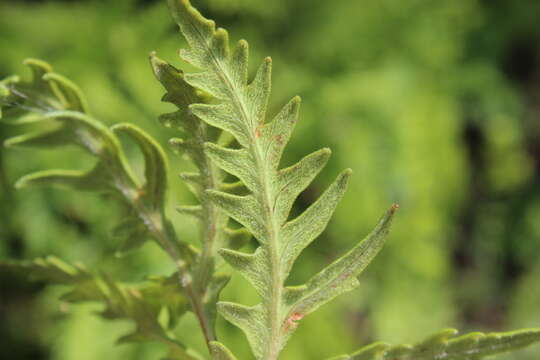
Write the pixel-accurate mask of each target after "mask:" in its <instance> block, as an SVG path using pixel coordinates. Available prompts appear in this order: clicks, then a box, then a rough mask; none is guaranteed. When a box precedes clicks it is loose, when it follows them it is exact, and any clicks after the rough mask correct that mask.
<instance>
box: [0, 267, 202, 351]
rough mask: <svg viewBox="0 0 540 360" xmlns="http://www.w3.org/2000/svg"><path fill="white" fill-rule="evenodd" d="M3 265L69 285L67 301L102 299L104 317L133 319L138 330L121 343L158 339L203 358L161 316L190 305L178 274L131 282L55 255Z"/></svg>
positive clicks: (178, 313)
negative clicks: (136, 282)
mask: <svg viewBox="0 0 540 360" xmlns="http://www.w3.org/2000/svg"><path fill="white" fill-rule="evenodd" d="M0 269H2V270H10V271H15V272H19V273H22V274H25V275H26V276H29V277H30V278H32V279H34V280H39V281H44V282H46V283H48V284H51V285H55V284H57V285H66V286H69V288H70V289H69V291H68V292H66V293H65V294H64V295H62V297H61V299H62V300H63V301H66V302H70V303H80V302H99V303H101V304H103V306H104V308H103V310H102V311H101V312H100V315H101V316H103V317H104V318H107V319H129V320H131V321H133V323H134V324H135V329H134V331H133V332H131V333H129V334H127V335H124V336H122V337H121V338H120V339H119V340H118V342H119V343H124V342H140V341H158V342H162V343H164V344H166V345H168V346H169V347H170V348H173V349H174V351H175V352H181V353H182V354H183V356H185V357H184V359H199V357H195V356H191V355H188V353H189V352H191V350H188V349H187V348H186V347H185V346H184V345H183V344H182V343H180V342H178V340H176V339H175V338H174V337H172V336H171V335H170V333H169V331H168V330H169V329H172V328H173V326H167V327H163V326H162V325H161V324H160V322H159V319H158V318H159V314H160V312H161V311H168V312H169V314H171V316H172V317H173V318H175V319H178V318H179V317H181V316H182V315H183V314H184V313H185V312H186V311H187V309H188V300H187V298H186V297H185V296H184V294H183V293H182V291H181V289H180V287H179V283H178V277H177V274H173V275H172V276H170V277H156V278H153V279H150V280H148V281H146V282H144V283H141V284H137V285H128V284H123V283H119V282H116V281H114V280H112V279H111V278H110V277H108V276H106V275H104V274H101V275H95V274H93V273H91V272H90V271H88V270H87V269H86V268H85V267H84V266H82V265H80V264H76V265H71V264H68V263H66V262H64V261H62V260H60V259H58V258H56V257H52V256H51V257H47V258H38V259H36V260H34V261H31V262H22V263H7V264H6V263H4V264H0ZM169 325H174V324H169Z"/></svg>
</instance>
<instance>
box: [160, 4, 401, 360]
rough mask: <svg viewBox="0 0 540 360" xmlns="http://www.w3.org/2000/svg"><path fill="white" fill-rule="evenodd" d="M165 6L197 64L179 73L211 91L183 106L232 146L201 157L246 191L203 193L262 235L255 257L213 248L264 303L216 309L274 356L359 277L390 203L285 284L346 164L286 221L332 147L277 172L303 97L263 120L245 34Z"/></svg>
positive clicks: (263, 83)
mask: <svg viewBox="0 0 540 360" xmlns="http://www.w3.org/2000/svg"><path fill="white" fill-rule="evenodd" d="M169 5H170V7H171V10H172V13H173V17H174V19H175V21H176V22H177V23H178V25H179V26H180V30H181V32H182V33H183V35H184V37H185V38H186V40H187V42H188V45H189V47H188V48H187V49H182V50H181V51H180V56H181V58H182V59H183V60H184V61H186V62H188V63H190V64H192V65H194V66H195V67H197V68H199V69H201V70H202V71H201V72H196V73H188V74H183V79H184V80H185V82H186V83H187V84H189V85H191V86H192V87H193V88H196V89H198V90H200V91H202V92H204V93H205V94H209V95H210V96H212V97H213V98H214V101H212V102H195V103H192V104H190V105H189V106H188V111H189V113H190V114H193V115H194V116H196V117H198V118H199V119H201V120H203V121H204V122H206V123H207V124H208V125H209V126H212V127H215V128H219V129H222V130H223V131H225V132H228V133H230V134H231V135H232V136H233V137H234V139H235V140H236V142H237V144H238V145H239V146H236V147H227V146H224V145H223V144H217V143H216V142H215V141H212V142H209V143H207V144H205V154H206V156H208V157H209V158H210V159H211V160H212V161H213V163H214V164H215V165H216V166H217V167H219V168H220V169H222V170H223V171H225V172H227V173H229V174H231V175H233V176H234V177H235V178H237V179H239V180H240V181H241V182H242V184H243V185H244V187H245V189H246V192H244V193H243V194H238V193H235V192H228V191H227V190H224V189H212V190H206V196H207V197H208V198H209V199H211V200H212V201H213V202H214V204H216V205H217V206H218V207H219V208H220V209H222V210H223V211H224V212H225V213H226V214H227V215H228V216H230V217H231V218H233V219H234V220H236V221H237V222H239V223H240V224H242V225H243V226H244V227H245V228H246V229H247V230H249V232H251V234H253V236H254V237H255V238H256V240H257V241H258V242H259V247H258V248H257V250H256V251H255V252H254V253H252V254H249V253H243V252H239V251H236V250H234V249H231V248H225V249H222V250H220V254H221V255H222V257H223V258H224V259H225V261H226V262H227V263H229V264H230V265H231V266H232V267H233V268H234V269H235V270H237V271H239V272H240V273H241V274H242V275H243V276H244V277H245V278H246V279H247V280H248V281H249V282H250V283H251V284H252V285H253V286H254V288H255V289H256V290H257V292H258V294H259V295H260V297H261V303H260V304H258V305H255V306H251V307H248V306H244V305H241V304H236V303H230V302H221V303H219V304H218V310H219V312H220V314H221V315H222V316H223V317H225V318H226V319H227V320H229V321H230V322H231V323H233V324H235V325H236V326H238V327H239V328H241V329H242V330H243V331H244V333H245V335H246V336H247V338H248V341H249V343H250V345H251V349H252V351H253V353H254V354H255V356H256V357H257V358H259V359H261V358H265V359H275V358H277V356H278V354H279V352H280V351H281V349H282V348H283V346H284V345H285V343H286V341H287V339H288V337H289V336H290V334H291V333H292V332H293V331H294V329H295V328H296V326H297V322H298V321H300V320H301V319H302V318H303V317H304V316H306V315H307V314H309V313H311V312H312V311H314V310H315V309H316V308H318V307H319V306H321V305H323V304H324V303H326V302H327V301H330V300H331V299H333V298H334V297H336V296H338V295H339V294H341V293H343V292H345V291H348V290H351V289H353V288H355V287H356V286H357V283H358V281H357V280H356V277H357V276H358V275H359V273H360V272H361V271H362V270H363V269H364V268H365V267H366V266H367V264H368V263H369V261H371V259H372V258H373V257H374V256H375V255H376V253H377V252H378V251H379V250H380V249H381V248H382V245H383V244H384V239H385V237H386V235H387V233H388V229H389V226H390V223H391V218H392V215H393V214H394V212H395V210H396V209H397V205H395V206H392V208H391V209H390V210H389V211H388V212H387V213H386V215H384V217H383V219H382V220H381V222H380V223H379V225H378V226H377V228H376V229H375V230H374V231H373V232H372V233H371V234H370V235H369V236H368V237H367V238H366V239H365V240H364V241H362V242H360V243H359V244H357V245H356V246H355V247H354V248H353V249H352V250H350V251H349V252H348V253H347V254H345V255H344V256H343V257H342V258H340V259H338V260H336V261H335V262H334V263H332V264H331V265H329V266H328V267H327V268H325V269H323V270H322V271H321V272H320V273H319V274H317V275H315V276H313V277H312V279H311V280H309V281H308V282H307V283H306V284H303V285H300V286H295V287H286V286H285V281H286V279H287V277H288V275H289V272H290V271H291V268H292V266H293V265H294V262H295V260H296V259H297V258H298V256H299V255H300V253H301V252H302V250H303V249H305V248H306V247H307V246H309V244H310V243H311V242H312V241H313V240H314V239H315V238H317V237H318V236H319V235H320V234H321V233H322V231H323V230H324V229H325V227H326V225H327V223H328V221H329V220H330V217H331V215H332V213H333V212H334V210H335V208H336V206H337V204H338V203H339V200H340V199H341V197H342V196H343V194H344V192H345V189H346V187H347V183H348V179H349V177H350V175H351V171H350V170H345V171H343V172H342V173H341V174H340V175H339V176H338V177H337V179H336V180H335V181H334V183H333V184H332V185H330V187H329V188H328V189H327V190H326V191H325V192H324V193H323V194H322V195H321V197H320V198H319V199H318V200H317V201H316V202H315V203H314V204H312V205H311V206H310V207H309V208H308V209H307V210H306V211H305V212H304V213H303V214H301V215H300V216H298V217H297V218H295V219H289V215H290V210H291V208H292V206H293V203H294V201H295V199H296V198H297V196H298V195H299V194H300V193H301V192H302V191H304V190H305V189H306V188H307V187H308V185H309V184H310V183H311V182H312V180H313V179H314V178H315V176H317V174H318V173H319V172H320V171H321V170H322V168H323V167H324V166H325V164H326V162H327V161H328V159H329V157H330V150H329V149H322V150H319V151H316V152H314V153H312V154H310V155H308V156H306V157H304V158H303V159H302V160H300V161H299V162H298V163H297V164H295V165H293V166H290V167H288V168H284V169H280V167H279V164H280V160H281V155H282V153H283V150H284V148H285V146H286V144H287V142H288V141H289V139H290V137H291V134H292V131H293V129H294V126H295V124H296V122H297V120H298V112H299V107H300V98H299V97H295V98H293V99H292V100H291V101H290V102H289V103H288V104H286V105H285V106H284V107H283V109H282V110H281V111H280V112H278V114H276V115H275V116H274V117H273V119H272V120H271V121H267V114H266V112H267V103H268V97H269V95H270V87H271V86H270V83H271V68H272V66H271V65H272V61H271V59H270V58H266V59H264V60H263V62H262V64H261V65H260V67H259V69H258V71H257V73H256V75H255V77H254V78H253V80H252V81H251V82H248V70H247V69H248V44H247V42H246V41H244V40H241V41H239V42H238V44H237V45H236V46H235V47H234V48H233V49H229V44H228V34H227V32H226V31H225V30H224V29H221V28H216V27H215V24H214V22H213V21H211V20H208V19H205V18H204V17H203V16H202V15H201V14H200V13H199V12H198V11H197V10H196V9H194V8H193V7H192V6H191V4H190V2H189V1H188V0H169Z"/></svg>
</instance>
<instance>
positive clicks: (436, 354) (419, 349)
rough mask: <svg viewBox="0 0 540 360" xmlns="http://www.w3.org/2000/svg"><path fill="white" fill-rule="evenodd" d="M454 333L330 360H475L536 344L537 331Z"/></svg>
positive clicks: (380, 346) (381, 345) (371, 348)
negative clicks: (416, 342) (413, 343)
mask: <svg viewBox="0 0 540 360" xmlns="http://www.w3.org/2000/svg"><path fill="white" fill-rule="evenodd" d="M457 333H458V331H457V330H455V329H445V330H442V331H440V332H439V333H437V334H435V335H433V336H430V337H428V338H427V339H425V340H424V341H422V342H420V343H418V344H416V345H394V346H390V345H388V344H384V343H375V344H372V345H368V346H366V347H364V348H362V349H360V350H358V351H357V352H355V353H353V354H351V355H341V356H339V357H335V358H332V360H478V359H483V358H484V357H486V356H491V355H495V354H500V353H504V352H508V351H513V350H517V349H521V348H524V347H526V346H529V345H531V344H534V343H538V342H540V329H523V330H517V331H510V332H503V333H490V334H484V333H480V332H474V333H469V334H466V335H462V336H459V337H456V336H455V335H456V334H457Z"/></svg>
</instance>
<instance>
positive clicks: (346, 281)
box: [284, 205, 398, 318]
mask: <svg viewBox="0 0 540 360" xmlns="http://www.w3.org/2000/svg"><path fill="white" fill-rule="evenodd" d="M397 208H398V206H397V205H393V206H392V207H391V208H390V209H389V210H388V211H387V212H386V214H385V215H384V216H383V217H382V219H381V220H380V221H379V223H378V224H377V226H376V227H375V229H374V230H373V231H372V232H371V233H370V234H369V235H368V236H367V237H366V238H365V239H364V240H362V241H361V242H360V243H358V245H356V246H355V247H353V248H352V249H351V250H350V251H349V252H347V253H346V254H345V255H343V256H342V257H341V258H339V259H338V260H336V261H334V262H333V263H332V264H330V265H328V266H327V267H326V268H325V269H323V270H322V271H321V272H319V273H318V274H317V275H315V276H314V277H312V278H311V279H310V280H309V281H308V282H307V283H306V284H305V285H302V286H296V287H288V288H287V291H286V292H285V293H284V301H285V302H286V303H287V304H290V310H289V318H302V317H304V316H305V315H307V314H309V313H311V312H313V311H314V310H316V309H317V308H318V307H319V306H321V305H323V304H324V303H326V302H328V301H330V300H331V299H333V298H334V297H336V296H338V295H340V294H341V293H343V292H345V291H349V290H352V289H354V288H355V287H356V286H357V285H358V280H357V279H356V277H357V276H358V275H359V274H360V273H361V272H362V271H363V270H364V269H365V268H366V267H367V266H368V265H369V263H370V262H371V261H372V260H373V258H375V256H376V255H377V254H378V253H379V251H380V250H381V249H382V247H383V245H384V242H385V240H386V237H387V235H388V232H389V230H390V225H391V222H392V217H393V215H394V213H395V211H396V209H397Z"/></svg>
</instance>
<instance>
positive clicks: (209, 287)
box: [150, 53, 250, 351]
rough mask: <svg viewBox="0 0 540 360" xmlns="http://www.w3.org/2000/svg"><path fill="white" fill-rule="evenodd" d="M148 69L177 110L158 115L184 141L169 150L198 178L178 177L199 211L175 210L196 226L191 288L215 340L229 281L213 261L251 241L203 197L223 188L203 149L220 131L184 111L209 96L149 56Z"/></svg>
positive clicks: (174, 141) (220, 173)
mask: <svg viewBox="0 0 540 360" xmlns="http://www.w3.org/2000/svg"><path fill="white" fill-rule="evenodd" d="M150 64H151V66H152V69H153V72H154V75H155V76H156V78H157V80H158V81H159V82H160V83H161V84H162V85H163V87H164V88H165V90H166V91H167V93H166V94H165V95H164V96H163V98H162V100H163V101H166V102H169V103H172V104H174V105H175V106H176V107H177V108H178V110H177V111H176V112H174V113H170V114H164V115H161V116H160V120H161V123H162V124H163V125H164V126H166V127H171V128H175V129H177V130H179V131H181V132H183V133H184V135H185V136H186V137H187V138H186V139H179V138H173V139H171V140H170V144H171V146H172V147H173V149H175V150H177V151H178V152H179V153H181V154H185V155H187V156H188V157H189V158H190V159H191V160H192V161H193V163H194V164H195V166H196V167H197V170H198V172H197V173H189V174H186V173H183V174H181V178H182V179H183V180H184V181H185V182H186V183H187V184H188V186H189V187H190V189H191V190H192V191H193V193H194V194H195V196H196V197H197V199H198V201H199V205H191V206H186V205H183V206H178V207H177V210H178V212H179V213H181V214H183V215H190V216H192V217H194V218H195V219H197V220H198V222H199V224H200V233H201V246H202V251H201V253H200V254H199V255H198V256H197V258H196V259H195V261H194V264H193V269H194V271H193V286H194V289H195V291H197V292H198V293H199V294H200V298H201V299H203V304H202V306H203V309H202V310H203V311H204V312H205V313H206V314H207V317H208V319H209V322H210V324H208V325H205V326H207V327H209V329H208V332H210V334H209V336H208V337H207V338H208V340H214V339H215V334H214V327H215V317H216V316H215V315H216V303H217V300H218V297H219V293H220V292H221V290H222V288H223V287H224V285H225V283H226V282H227V279H228V277H226V276H225V275H223V274H218V273H216V270H217V268H218V267H219V266H220V265H221V263H222V262H223V261H222V260H221V258H220V257H219V256H218V255H217V251H218V249H220V248H223V247H236V248H238V247H241V246H242V245H243V244H245V243H246V242H247V241H248V240H249V238H250V236H246V233H245V232H243V231H242V230H233V229H229V228H227V223H228V219H229V218H228V216H227V215H226V214H225V213H224V212H223V211H222V210H221V209H220V208H218V207H217V206H216V205H215V204H214V203H213V202H212V201H211V200H210V198H209V197H208V196H207V195H206V190H208V189H215V188H221V187H224V186H225V187H226V186H228V184H226V183H225V182H224V178H225V174H224V173H223V171H222V170H220V169H219V168H218V167H217V166H216V165H215V164H214V163H213V162H212V161H211V159H210V156H209V154H208V153H207V152H205V144H206V143H207V142H208V141H219V139H220V137H221V136H222V131H221V130H220V129H217V128H214V127H211V126H209V125H207V124H206V123H204V122H203V121H201V120H200V119H199V118H197V117H196V116H194V115H193V114H192V113H191V111H190V110H189V106H190V105H192V104H194V103H199V102H204V103H206V102H209V101H210V98H209V96H208V95H203V94H202V93H201V92H200V91H198V90H196V89H195V88H194V87H192V86H191V85H189V84H188V83H187V82H186V81H185V79H184V74H183V73H182V72H181V71H179V70H178V69H176V68H175V67H173V66H172V65H169V64H167V63H166V62H164V61H163V60H161V59H159V58H158V57H157V56H156V55H155V53H152V54H151V55H150ZM210 350H211V351H213V350H212V349H210Z"/></svg>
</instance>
